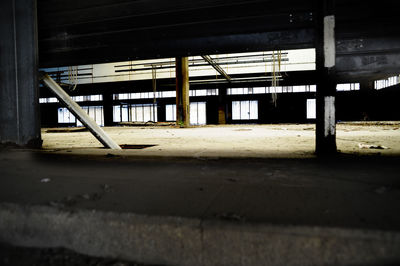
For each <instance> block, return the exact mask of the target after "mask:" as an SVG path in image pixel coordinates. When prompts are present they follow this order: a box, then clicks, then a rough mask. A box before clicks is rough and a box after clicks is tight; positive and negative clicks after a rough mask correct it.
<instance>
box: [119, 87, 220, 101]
mask: <svg viewBox="0 0 400 266" xmlns="http://www.w3.org/2000/svg"><path fill="white" fill-rule="evenodd" d="M215 95H218V89H209V90H190V91H189V96H191V97H194V96H215ZM154 96H155V98H157V99H160V98H175V97H176V91H157V92H135V93H117V94H114V95H113V99H114V100H132V99H153V98H154Z"/></svg>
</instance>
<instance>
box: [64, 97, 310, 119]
mask: <svg viewBox="0 0 400 266" xmlns="http://www.w3.org/2000/svg"><path fill="white" fill-rule="evenodd" d="M82 109H83V110H85V111H86V112H87V114H88V115H89V116H90V117H91V118H92V119H93V120H94V121H96V123H97V124H98V125H100V126H103V125H104V112H103V107H102V106H83V107H82ZM315 109H316V108H315V99H307V119H315V117H316V110H315ZM206 112H207V111H206V102H192V103H190V124H192V125H205V124H206V123H207V113H206ZM257 119H258V101H256V100H248V101H233V102H232V120H257ZM113 121H114V122H116V123H118V122H148V121H154V122H157V121H158V118H157V106H156V105H153V104H130V105H114V106H113ZM165 121H171V122H172V121H176V105H175V104H167V105H166V106H165ZM58 123H67V124H76V125H77V126H82V124H81V122H80V121H79V120H77V119H76V118H75V116H74V115H73V114H72V113H71V112H70V111H69V110H68V109H67V108H58Z"/></svg>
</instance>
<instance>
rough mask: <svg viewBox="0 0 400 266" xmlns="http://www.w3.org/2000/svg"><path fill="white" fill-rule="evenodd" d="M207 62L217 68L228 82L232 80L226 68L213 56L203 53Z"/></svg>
mask: <svg viewBox="0 0 400 266" xmlns="http://www.w3.org/2000/svg"><path fill="white" fill-rule="evenodd" d="M201 57H202V58H203V59H204V60H205V61H206V62H207V63H209V64H210V65H211V66H212V67H213V68H214V69H215V70H217V72H218V73H220V74H221V75H222V76H224V77H225V79H226V80H227V81H228V82H231V80H232V79H231V77H230V76H229V75H228V74H227V73H226V72H225V70H223V69H222V68H221V67H220V66H219V65H218V63H217V62H215V61H214V60H213V59H212V58H211V56H209V55H202V56H201Z"/></svg>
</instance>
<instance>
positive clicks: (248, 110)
mask: <svg viewBox="0 0 400 266" xmlns="http://www.w3.org/2000/svg"><path fill="white" fill-rule="evenodd" d="M256 119H258V101H233V102H232V120H256Z"/></svg>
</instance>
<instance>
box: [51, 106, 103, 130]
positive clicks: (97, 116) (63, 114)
mask: <svg viewBox="0 0 400 266" xmlns="http://www.w3.org/2000/svg"><path fill="white" fill-rule="evenodd" d="M82 109H83V110H85V111H86V113H87V114H88V115H89V116H90V117H91V118H92V119H93V120H94V121H96V123H97V124H98V125H99V126H103V125H104V112H103V106H82ZM58 123H60V124H61V123H62V124H76V125H77V126H82V123H81V122H80V121H79V120H78V119H76V118H75V116H74V115H73V114H72V113H71V112H70V111H69V110H68V109H67V108H65V107H62V108H58Z"/></svg>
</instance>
